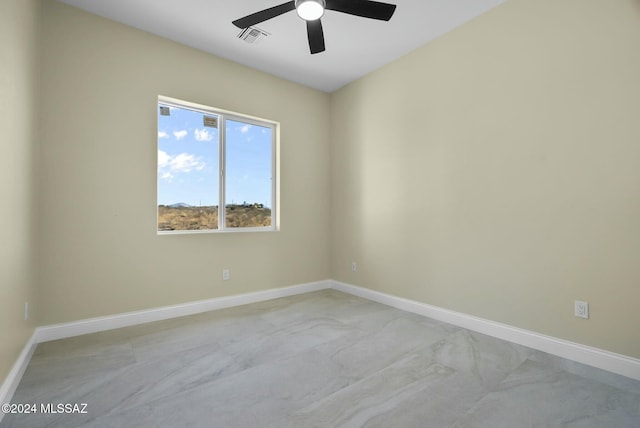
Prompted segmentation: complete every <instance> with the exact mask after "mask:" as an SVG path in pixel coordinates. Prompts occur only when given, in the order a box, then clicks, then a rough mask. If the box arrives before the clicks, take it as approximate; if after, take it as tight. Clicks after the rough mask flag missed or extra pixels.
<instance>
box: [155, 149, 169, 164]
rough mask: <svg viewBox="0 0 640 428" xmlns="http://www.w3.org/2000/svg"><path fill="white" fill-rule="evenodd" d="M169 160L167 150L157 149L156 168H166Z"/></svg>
mask: <svg viewBox="0 0 640 428" xmlns="http://www.w3.org/2000/svg"><path fill="white" fill-rule="evenodd" d="M170 160H171V156H169V155H168V154H167V152H163V151H162V150H158V168H166V167H167V165H169V161H170Z"/></svg>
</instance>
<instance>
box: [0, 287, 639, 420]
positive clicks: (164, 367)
mask: <svg viewBox="0 0 640 428" xmlns="http://www.w3.org/2000/svg"><path fill="white" fill-rule="evenodd" d="M12 402H13V403H36V405H37V407H39V406H40V404H41V403H45V404H47V403H51V404H53V405H54V406H55V405H57V404H58V403H62V404H67V403H68V404H76V403H77V404H81V403H86V405H87V407H86V413H72V414H63V413H58V414H46V415H45V414H41V413H39V414H30V415H11V414H9V415H6V416H5V418H4V419H3V420H2V422H1V423H0V426H1V427H2V428H10V427H11V428H12V427H20V428H28V427H64V428H72V427H225V428H227V427H278V428H281V427H363V426H367V427H395V428H398V427H434V428H445V427H487V428H500V427H505V428H518V427H593V428H603V427H606V428H613V427H630V428H631V427H633V428H638V427H640V382H638V381H634V380H631V379H627V378H624V377H621V376H617V375H614V374H611V373H607V372H604V371H601V370H597V369H592V368H589V367H586V366H583V365H580V364H577V363H573V362H570V361H567V360H563V359H561V358H557V357H553V356H550V355H547V354H543V353H541V352H538V351H534V350H531V349H528V348H525V347H522V346H518V345H514V344H511V343H508V342H504V341H501V340H498V339H494V338H491V337H488V336H484V335H481V334H478V333H474V332H471V331H468V330H465V329H461V328H458V327H455V326H451V325H447V324H443V323H440V322H437V321H434V320H431V319H428V318H424V317H421V316H418V315H415V314H411V313H407V312H403V311H400V310H397V309H393V308H390V307H387V306H384V305H380V304H377V303H374V302H370V301H368V300H364V299H361V298H357V297H353V296H350V295H347V294H343V293H340V292H338V291H334V290H324V291H319V292H314V293H309V294H304V295H299V296H294V297H287V298H282V299H277V300H271V301H268V302H262V303H257V304H252V305H247V306H241V307H236V308H229V309H224V310H220V311H215V312H210V313H206V314H200V315H194V316H189V317H183V318H178V319H173V320H168V321H160V322H155V323H149V324H144V325H139V326H134V327H127V328H122V329H118V330H112V331H107V332H102V333H96V334H90V335H85V336H79V337H74V338H69V339H63V340H57V341H52V342H47V343H42V344H40V345H39V346H38V347H37V349H36V351H35V353H34V355H33V358H32V360H31V362H30V364H29V366H28V368H27V370H26V372H25V375H24V377H23V379H22V382H21V383H20V385H19V387H18V389H17V391H16V394H15V396H14V398H13V400H12ZM80 410H81V409H80Z"/></svg>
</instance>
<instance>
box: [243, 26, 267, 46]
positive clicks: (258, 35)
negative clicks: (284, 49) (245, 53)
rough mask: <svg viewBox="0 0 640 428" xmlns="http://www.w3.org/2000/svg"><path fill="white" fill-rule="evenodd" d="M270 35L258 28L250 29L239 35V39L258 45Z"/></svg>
mask: <svg viewBox="0 0 640 428" xmlns="http://www.w3.org/2000/svg"><path fill="white" fill-rule="evenodd" d="M270 35H271V34H269V33H267V32H266V31H264V30H261V29H259V28H257V27H248V28H245V29H244V30H242V31H241V32H240V34H238V38H239V39H240V40H244V41H245V42H247V43H251V44H258V43H260V41H261V40H262V39H264V38H265V37H267V36H270Z"/></svg>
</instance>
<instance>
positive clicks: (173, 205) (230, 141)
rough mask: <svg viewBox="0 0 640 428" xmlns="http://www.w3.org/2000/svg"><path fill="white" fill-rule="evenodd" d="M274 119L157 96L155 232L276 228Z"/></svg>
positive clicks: (275, 138)
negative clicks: (156, 199) (156, 207)
mask: <svg viewBox="0 0 640 428" xmlns="http://www.w3.org/2000/svg"><path fill="white" fill-rule="evenodd" d="M278 127H279V124H278V123H277V122H273V121H269V120H264V119H258V118H254V117H249V116H244V115H241V114H238V113H231V112H227V111H223V110H219V109H214V108H210V107H206V106H202V105H197V104H193V103H189V102H185V101H180V100H176V99H173V98H167V97H162V96H161V97H158V178H157V183H158V187H157V189H158V233H159V234H170V233H188V232H197V231H200V232H202V231H206V232H212V231H259V230H276V226H277V221H276V218H277V217H276V209H277V206H276V201H277V195H276V191H277V185H276V184H277V183H276V178H277V169H276V168H277V142H278V132H279V129H278ZM220 207H223V209H221V208H220Z"/></svg>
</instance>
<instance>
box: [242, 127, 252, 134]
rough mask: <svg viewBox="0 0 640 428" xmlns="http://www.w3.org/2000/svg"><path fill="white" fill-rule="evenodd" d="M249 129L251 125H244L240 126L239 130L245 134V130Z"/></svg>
mask: <svg viewBox="0 0 640 428" xmlns="http://www.w3.org/2000/svg"><path fill="white" fill-rule="evenodd" d="M249 129H251V125H244V126H243V127H242V128H240V132H242V133H243V134H246V133H247V132H249Z"/></svg>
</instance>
